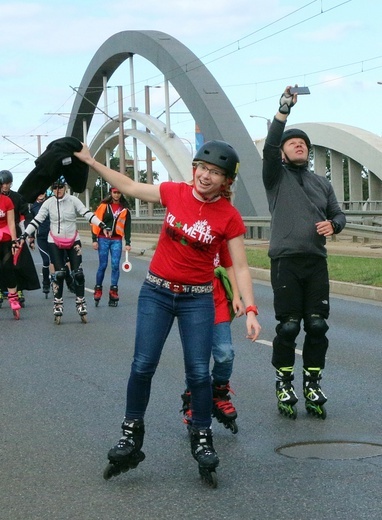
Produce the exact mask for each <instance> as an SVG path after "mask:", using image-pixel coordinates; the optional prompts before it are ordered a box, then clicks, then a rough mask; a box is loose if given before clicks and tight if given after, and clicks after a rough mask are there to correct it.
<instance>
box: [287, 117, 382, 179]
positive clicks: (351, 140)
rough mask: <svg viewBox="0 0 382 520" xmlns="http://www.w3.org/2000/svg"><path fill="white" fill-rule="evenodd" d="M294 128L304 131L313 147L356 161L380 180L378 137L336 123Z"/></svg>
mask: <svg viewBox="0 0 382 520" xmlns="http://www.w3.org/2000/svg"><path fill="white" fill-rule="evenodd" d="M295 126H296V127H298V128H300V129H301V130H304V132H306V133H307V134H308V135H309V137H310V139H311V141H312V143H313V144H314V145H315V146H321V147H323V148H328V149H330V150H335V151H336V152H338V153H340V154H342V155H345V156H346V157H349V158H350V159H353V160H355V161H357V162H358V163H360V164H361V165H362V166H365V167H366V168H367V169H368V170H370V171H372V172H373V173H374V174H375V175H376V176H377V177H379V179H381V180H382V138H381V137H379V136H378V135H376V134H373V133H371V132H368V131H366V130H362V129H361V128H357V127H355V126H349V125H341V124H338V123H301V124H298V125H295ZM291 128H292V125H291Z"/></svg>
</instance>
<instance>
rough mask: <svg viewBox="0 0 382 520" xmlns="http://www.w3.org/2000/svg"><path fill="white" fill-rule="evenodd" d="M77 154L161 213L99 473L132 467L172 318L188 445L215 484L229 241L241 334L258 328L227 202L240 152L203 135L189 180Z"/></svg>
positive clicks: (240, 230) (235, 218)
mask: <svg viewBox="0 0 382 520" xmlns="http://www.w3.org/2000/svg"><path fill="white" fill-rule="evenodd" d="M75 155H76V156H77V157H78V158H79V159H80V160H82V161H84V162H85V163H87V164H89V165H90V166H91V167H92V168H93V169H94V170H95V171H96V172H97V173H98V174H99V175H101V176H102V177H103V178H104V179H105V180H106V181H107V182H109V183H110V184H111V185H112V186H114V187H116V188H118V189H119V190H120V191H121V192H122V193H124V194H126V195H129V196H131V197H135V198H138V199H141V200H144V201H146V202H161V203H162V205H163V206H165V207H166V215H165V219H164V223H163V227H162V231H161V234H160V237H159V241H158V246H157V248H156V250H155V253H154V256H153V258H152V260H151V263H150V266H149V271H148V273H147V276H146V280H145V282H144V283H143V285H142V288H141V292H140V295H139V299H138V312H137V327H136V336H135V353H134V360H133V363H132V366H131V372H130V377H129V381H128V386H127V397H126V411H125V418H124V421H123V424H122V431H123V436H122V438H121V439H120V441H119V442H118V444H117V445H116V446H115V447H114V448H112V449H111V450H110V451H109V453H108V458H109V462H110V464H109V465H108V467H107V468H106V470H105V473H104V476H105V478H110V477H111V476H113V475H116V474H119V473H120V472H121V471H123V470H126V469H128V468H130V467H136V466H137V464H138V463H139V462H141V461H142V460H143V459H144V454H143V452H142V451H141V447H142V444H143V437H144V415H145V412H146V408H147V405H148V402H149V397H150V389H151V380H152V377H153V375H154V373H155V370H156V368H157V365H158V363H159V359H160V355H161V352H162V349H163V346H164V343H165V341H166V338H167V336H168V334H169V332H170V329H171V327H172V325H173V322H174V320H175V318H177V320H178V327H179V332H180V337H181V342H182V348H183V357H184V363H185V372H186V380H187V383H188V386H189V389H190V391H191V395H192V399H191V409H192V424H191V425H190V428H189V431H190V440H191V452H192V455H193V457H194V458H195V459H196V460H197V462H198V464H199V471H200V473H201V475H202V476H203V477H204V478H206V479H207V480H208V481H209V483H210V484H212V485H216V474H215V468H216V466H217V465H218V464H219V458H218V456H217V454H216V451H215V450H214V447H213V442H212V432H211V412H212V390H211V381H210V373H209V363H210V357H211V345H212V340H213V326H214V315H215V312H214V302H213V278H214V266H213V260H214V258H215V255H216V253H217V251H218V250H219V247H220V244H221V243H222V241H223V240H226V241H227V244H228V249H229V252H230V255H231V258H232V263H233V267H234V271H235V277H236V280H237V284H238V288H239V291H240V294H241V296H242V298H243V301H244V304H245V306H246V313H247V322H246V326H247V327H246V328H247V337H248V338H249V339H251V340H252V341H254V340H255V339H256V338H257V337H258V335H259V332H260V325H259V323H258V321H257V319H256V315H257V307H256V306H255V303H254V296H253V288H252V279H251V275H250V272H249V268H248V263H247V258H246V254H245V249H244V233H245V227H244V223H243V220H242V218H241V216H240V214H239V212H238V211H237V209H236V208H234V207H233V206H232V204H231V202H230V200H229V199H230V197H231V185H232V183H233V181H234V179H235V177H236V174H237V170H238V166H239V158H238V156H237V153H236V151H235V150H234V149H233V148H232V146H230V145H229V144H228V143H225V142H224V141H209V142H207V143H205V144H204V145H203V146H202V147H201V148H200V149H199V150H198V152H197V153H196V155H195V157H194V163H193V183H192V184H187V183H185V182H180V183H176V182H162V183H161V184H159V185H153V184H144V183H139V182H135V181H133V180H132V179H130V178H129V177H127V176H125V175H123V174H121V173H118V172H116V171H114V170H111V169H109V168H107V167H106V166H104V165H103V164H101V163H99V162H97V161H96V160H95V159H93V158H92V156H91V155H90V152H89V149H88V148H87V146H86V145H84V147H83V149H82V150H81V152H76V153H75Z"/></svg>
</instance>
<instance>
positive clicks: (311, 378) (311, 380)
mask: <svg viewBox="0 0 382 520" xmlns="http://www.w3.org/2000/svg"><path fill="white" fill-rule="evenodd" d="M321 378H322V371H321V369H320V368H307V369H306V368H304V369H303V385H304V397H305V408H306V411H307V412H308V413H309V414H311V415H314V416H315V417H318V418H320V419H322V420H325V419H326V410H325V407H324V404H325V403H326V401H327V397H326V395H325V394H324V392H323V391H322V389H321V386H320V383H319V381H320V380H321Z"/></svg>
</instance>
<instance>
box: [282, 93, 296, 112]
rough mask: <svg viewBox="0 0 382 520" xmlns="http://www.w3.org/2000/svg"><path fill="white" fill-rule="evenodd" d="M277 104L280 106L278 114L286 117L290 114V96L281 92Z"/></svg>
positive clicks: (292, 104) (291, 105)
mask: <svg viewBox="0 0 382 520" xmlns="http://www.w3.org/2000/svg"><path fill="white" fill-rule="evenodd" d="M279 103H280V106H279V112H280V114H286V115H288V114H290V109H291V108H292V107H293V106H294V103H293V96H292V94H288V93H286V92H283V93H282V95H281V97H280V101H279Z"/></svg>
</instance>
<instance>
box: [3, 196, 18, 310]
mask: <svg viewBox="0 0 382 520" xmlns="http://www.w3.org/2000/svg"><path fill="white" fill-rule="evenodd" d="M17 249H18V244H17V241H16V225H15V210H14V206H13V202H12V201H11V199H10V198H9V197H6V196H5V195H2V194H1V193H0V270H1V273H2V277H3V280H4V282H5V285H6V287H7V289H8V302H9V305H10V307H11V309H12V311H13V315H14V317H15V318H16V319H17V320H18V319H19V317H20V309H21V305H20V302H19V297H18V295H17V287H16V274H15V269H14V265H13V255H14V254H15V253H16V251H17Z"/></svg>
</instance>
